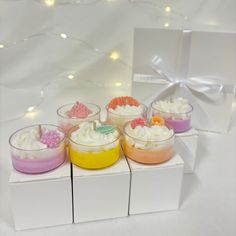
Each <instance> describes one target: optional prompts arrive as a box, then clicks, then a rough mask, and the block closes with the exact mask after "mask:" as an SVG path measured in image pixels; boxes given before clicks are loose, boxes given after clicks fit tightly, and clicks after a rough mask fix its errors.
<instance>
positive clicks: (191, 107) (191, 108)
mask: <svg viewBox="0 0 236 236" xmlns="http://www.w3.org/2000/svg"><path fill="white" fill-rule="evenodd" d="M155 102H156V101H153V102H152V103H151V108H152V109H153V110H156V111H159V112H162V113H165V114H176V115H186V114H189V113H191V112H192V111H193V106H192V105H191V104H190V103H188V105H189V107H190V109H189V111H186V112H167V111H163V110H160V109H158V108H156V107H154V103H155Z"/></svg>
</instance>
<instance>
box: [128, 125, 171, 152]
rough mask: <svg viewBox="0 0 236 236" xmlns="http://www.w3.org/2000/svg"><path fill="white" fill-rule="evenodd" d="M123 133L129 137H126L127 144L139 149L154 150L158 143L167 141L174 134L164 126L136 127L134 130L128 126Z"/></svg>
mask: <svg viewBox="0 0 236 236" xmlns="http://www.w3.org/2000/svg"><path fill="white" fill-rule="evenodd" d="M125 131H126V133H127V134H128V135H129V136H128V135H126V139H127V141H128V142H129V144H130V145H132V146H134V147H136V148H141V149H146V148H155V147H157V146H159V143H158V142H159V141H163V140H167V139H169V138H170V137H172V136H173V134H174V131H173V130H170V129H168V128H167V127H166V126H158V125H154V126H151V127H147V126H143V127H142V126H136V127H135V128H134V129H133V128H132V127H131V126H130V125H128V126H127V127H126V129H125Z"/></svg>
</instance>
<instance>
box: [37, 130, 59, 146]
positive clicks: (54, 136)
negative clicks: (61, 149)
mask: <svg viewBox="0 0 236 236" xmlns="http://www.w3.org/2000/svg"><path fill="white" fill-rule="evenodd" d="M60 141H61V138H60V134H59V133H58V132H57V131H56V130H52V131H48V132H46V133H44V134H43V135H42V137H41V139H40V142H41V143H43V144H46V145H47V147H49V148H56V147H58V146H59V144H60Z"/></svg>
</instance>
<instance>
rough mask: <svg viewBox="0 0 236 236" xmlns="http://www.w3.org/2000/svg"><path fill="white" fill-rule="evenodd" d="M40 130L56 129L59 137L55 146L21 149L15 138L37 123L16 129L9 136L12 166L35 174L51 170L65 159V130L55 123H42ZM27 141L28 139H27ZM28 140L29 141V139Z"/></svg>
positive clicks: (30, 129) (35, 127) (34, 127)
mask: <svg viewBox="0 0 236 236" xmlns="http://www.w3.org/2000/svg"><path fill="white" fill-rule="evenodd" d="M40 126H41V129H42V130H47V131H57V132H58V133H59V134H60V136H61V139H60V141H59V144H58V146H57V147H55V148H48V147H47V148H43V149H30V148H27V149H23V148H19V147H18V145H16V139H18V138H19V137H20V136H23V135H24V134H25V132H27V131H32V130H33V129H37V128H38V127H39V125H32V126H28V127H25V128H23V129H19V130H17V131H16V132H15V133H13V134H12V135H11V136H10V138H9V144H10V152H11V159H12V165H13V167H14V168H15V169H16V170H18V171H20V172H23V173H28V174H37V173H43V172H47V171H50V170H53V169H55V168H57V167H58V166H60V165H61V164H62V163H63V162H64V161H65V159H66V148H65V137H66V135H65V132H64V131H63V129H61V128H60V127H58V126H56V125H49V124H42V125H40ZM27 142H28V141H27ZM29 142H30V141H29Z"/></svg>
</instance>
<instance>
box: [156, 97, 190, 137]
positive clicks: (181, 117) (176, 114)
mask: <svg viewBox="0 0 236 236" xmlns="http://www.w3.org/2000/svg"><path fill="white" fill-rule="evenodd" d="M151 109H152V116H157V115H158V116H161V117H163V118H164V119H165V123H166V125H167V126H168V127H172V128H173V129H174V131H175V132H176V133H181V132H185V131H187V130H189V129H190V128H191V115H192V112H193V106H192V105H190V104H189V103H188V101H187V100H186V99H184V98H181V97H179V98H171V99H169V100H164V101H161V100H160V101H154V102H153V103H152V104H151Z"/></svg>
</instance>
